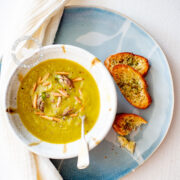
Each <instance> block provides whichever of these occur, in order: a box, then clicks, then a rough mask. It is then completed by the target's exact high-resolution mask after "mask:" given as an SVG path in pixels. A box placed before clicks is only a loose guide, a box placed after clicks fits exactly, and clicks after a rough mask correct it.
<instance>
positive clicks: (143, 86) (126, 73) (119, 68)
mask: <svg viewBox="0 0 180 180" xmlns="http://www.w3.org/2000/svg"><path fill="white" fill-rule="evenodd" d="M112 76H113V78H114V80H115V82H116V83H117V85H118V87H119V89H120V91H121V93H122V94H123V96H124V97H125V98H126V100H127V101H128V102H129V103H130V104H132V105H133V106H135V107H137V108H139V109H146V108H147V107H148V106H149V105H150V104H151V102H152V100H151V97H150V95H149V93H148V91H147V83H146V81H145V79H144V78H143V77H142V75H141V74H140V73H138V72H137V71H136V70H134V69H133V68H132V67H130V66H128V65H124V64H119V65H116V66H114V67H113V70H112Z"/></svg>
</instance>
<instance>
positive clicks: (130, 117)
mask: <svg viewBox="0 0 180 180" xmlns="http://www.w3.org/2000/svg"><path fill="white" fill-rule="evenodd" d="M146 123H147V121H146V120H144V119H143V118H142V117H140V116H138V115H136V114H125V113H122V114H117V115H116V119H115V121H114V124H113V128H114V130H115V131H116V132H117V133H118V134H119V135H122V136H126V135H128V134H130V133H131V132H132V131H133V130H135V129H136V128H137V127H139V126H141V125H142V124H146Z"/></svg>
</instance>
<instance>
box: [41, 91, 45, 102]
mask: <svg viewBox="0 0 180 180" xmlns="http://www.w3.org/2000/svg"><path fill="white" fill-rule="evenodd" d="M41 97H42V99H43V100H45V99H46V92H42V93H41Z"/></svg>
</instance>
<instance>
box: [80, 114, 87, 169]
mask: <svg viewBox="0 0 180 180" xmlns="http://www.w3.org/2000/svg"><path fill="white" fill-rule="evenodd" d="M84 119H85V116H83V117H82V118H81V121H82V122H81V140H80V146H79V154H78V162H77V167H78V169H85V168H87V167H88V166H89V149H88V145H87V142H86V140H85V136H84Z"/></svg>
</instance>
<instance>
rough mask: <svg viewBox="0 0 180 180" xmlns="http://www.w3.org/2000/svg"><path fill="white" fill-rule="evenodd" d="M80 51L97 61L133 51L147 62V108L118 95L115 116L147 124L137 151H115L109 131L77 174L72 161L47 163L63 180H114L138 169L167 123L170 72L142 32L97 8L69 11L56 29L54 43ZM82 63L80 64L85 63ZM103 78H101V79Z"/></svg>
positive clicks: (171, 98) (170, 106)
mask: <svg viewBox="0 0 180 180" xmlns="http://www.w3.org/2000/svg"><path fill="white" fill-rule="evenodd" d="M59 43H61V44H71V45H75V46H79V47H81V48H84V49H86V50H88V51H89V52H91V53H92V54H94V55H95V56H97V57H98V58H99V59H100V60H102V62H103V61H104V60H105V59H106V58H107V57H108V56H109V55H110V54H115V53H117V52H133V53H135V54H139V55H141V56H144V57H146V58H148V60H149V63H150V66H151V67H150V70H149V72H148V74H147V76H146V80H147V82H148V85H149V93H150V95H151V97H152V100H153V102H152V104H151V106H150V107H149V108H148V109H146V110H139V109H137V108H134V107H132V106H131V105H130V104H129V103H128V102H127V101H126V100H125V99H124V98H123V96H122V95H121V93H120V91H119V90H118V88H117V92H118V113H121V112H125V113H136V114H139V115H140V116H142V117H144V118H145V119H146V120H147V121H148V124H147V125H145V126H143V127H142V128H141V129H140V130H139V131H136V132H135V133H134V134H133V135H132V136H131V137H130V139H132V140H135V141H136V143H137V145H136V150H135V153H134V155H131V154H130V153H128V152H127V151H126V150H124V149H122V148H120V147H119V144H118V143H117V141H116V134H115V133H114V132H113V131H112V130H111V132H110V133H109V134H108V136H107V137H106V139H105V140H104V141H103V142H102V143H101V144H100V145H99V146H98V147H96V148H95V149H94V150H92V151H91V152H90V160H91V162H90V166H89V167H88V168H87V169H85V170H78V169H77V167H76V163H77V159H76V158H74V159H69V160H64V161H60V160H52V161H53V163H54V164H55V165H56V167H57V168H58V167H59V171H60V173H61V175H62V176H63V178H64V179H73V180H74V179H77V180H80V179H83V180H84V179H86V180H88V179H118V178H120V177H123V176H124V175H126V174H127V173H129V172H131V171H132V170H134V169H135V168H137V167H138V166H139V165H141V164H142V163H143V162H144V161H145V160H146V159H147V158H149V157H150V156H151V155H152V153H153V152H154V151H155V150H156V149H157V148H158V146H159V145H160V144H161V142H162V140H163V139H164V137H165V135H166V133H167V131H168V128H169V126H170V123H171V119H172V113H173V105H174V94H173V83H172V78H171V73H170V69H169V66H168V63H167V60H166V57H165V55H164V53H163V51H162V50H161V48H160V47H159V45H158V44H157V43H156V42H155V41H154V40H153V39H152V37H151V36H150V35H149V34H148V33H146V32H145V31H144V30H143V29H142V28H141V27H139V26H138V25H137V24H135V23H134V22H132V21H131V20H129V19H128V18H127V17H124V16H122V15H121V14H119V13H116V12H112V11H109V10H106V9H101V8H96V7H77V6H76V7H68V8H66V9H65V11H64V15H63V18H62V21H61V24H60V26H59V29H58V32H57V35H56V39H55V44H59ZM84 60H85V59H84ZM102 78H103V77H102Z"/></svg>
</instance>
